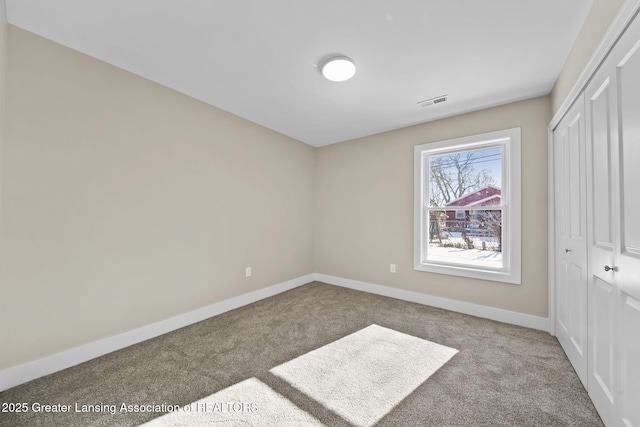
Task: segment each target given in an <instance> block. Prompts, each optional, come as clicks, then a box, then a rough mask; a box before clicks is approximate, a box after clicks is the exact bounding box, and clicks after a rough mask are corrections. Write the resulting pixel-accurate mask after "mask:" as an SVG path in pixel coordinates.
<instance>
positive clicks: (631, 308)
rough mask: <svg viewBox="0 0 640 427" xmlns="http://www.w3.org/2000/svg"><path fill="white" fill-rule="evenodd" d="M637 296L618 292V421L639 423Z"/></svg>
mask: <svg viewBox="0 0 640 427" xmlns="http://www.w3.org/2000/svg"><path fill="white" fill-rule="evenodd" d="M638 325H640V300H637V299H635V298H633V297H631V296H629V295H626V294H624V293H623V294H622V305H621V308H620V335H619V339H620V354H621V355H622V357H621V361H620V378H621V379H622V380H621V394H620V419H621V422H622V425H624V426H627V427H631V426H640V409H639V408H638V405H639V404H640V338H639V337H638V335H639V334H640V332H639V331H638Z"/></svg>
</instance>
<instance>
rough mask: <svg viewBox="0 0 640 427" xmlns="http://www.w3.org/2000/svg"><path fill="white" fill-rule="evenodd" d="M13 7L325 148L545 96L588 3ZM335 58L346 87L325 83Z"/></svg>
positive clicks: (493, 0)
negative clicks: (346, 62) (342, 61)
mask: <svg viewBox="0 0 640 427" xmlns="http://www.w3.org/2000/svg"><path fill="white" fill-rule="evenodd" d="M6 1H7V14H8V20H9V22H10V23H11V24H13V25H16V26H18V27H21V28H24V29H26V30H28V31H31V32H33V33H36V34H39V35H41V36H43V37H46V38H48V39H51V40H53V41H55V42H58V43H61V44H63V45H65V46H68V47H70V48H72V49H76V50H78V51H80V52H83V53H85V54H87V55H90V56H93V57H95V58H98V59H100V60H103V61H105V62H108V63H110V64H113V65H115V66H117V67H120V68H123V69H125V70H128V71H131V72H133V73H135V74H138V75H140V76H143V77H146V78H148V79H150V80H152V81H155V82H157V83H160V84H162V85H165V86H168V87H170V88H173V89H175V90H178V91H180V92H183V93H185V94H187V95H190V96H192V97H194V98H197V99H199V100H202V101H204V102H206V103H208V104H211V105H214V106H216V107H219V108H222V109H223V110H227V111H229V112H232V113H234V114H237V115H239V116H241V117H244V118H246V119H248V120H251V121H253V122H256V123H259V124H261V125H263V126H265V127H268V128H271V129H273V130H276V131H278V132H281V133H283V134H285V135H289V136H291V137H293V138H296V139H298V140H300V141H303V142H306V143H308V144H310V145H313V146H316V147H318V146H323V145H327V144H331V143H335V142H341V141H345V140H348V139H353V138H357V137H361V136H365V135H371V134H375V133H379V132H382V131H386V130H391V129H397V128H401V127H405V126H409V125H413V124H417V123H422V122H427V121H431V120H435V119H438V118H442V117H446V116H452V115H456V114H460V113H463V112H467V111H472V110H477V109H481V108H485V107H489V106H494V105H499V104H504V103H507V102H512V101H516V100H521V99H526V98H531V97H535V96H539V95H544V94H548V93H549V92H550V91H551V88H552V87H553V84H554V82H555V80H556V78H557V76H558V74H559V72H560V70H561V69H562V66H563V65H564V62H565V60H566V58H567V55H568V53H569V51H570V49H571V46H572V45H573V42H574V41H575V38H576V36H577V34H578V32H579V30H580V28H581V26H582V24H583V22H584V19H585V17H586V15H587V13H588V10H589V7H590V6H591V3H592V2H593V0H561V1H558V0H535V1H532V0H528V1H526V0H482V1H480V0H445V1H442V0H341V1H340V0H322V1H320V0H232V1H223V0H209V1H206V0H91V1H88V0H56V1H51V0H6ZM336 54H341V55H347V56H350V57H351V58H353V59H354V61H355V62H356V65H357V67H358V72H357V74H356V76H355V77H354V78H353V79H351V80H350V81H347V82H342V83H332V82H329V81H327V80H325V79H324V78H323V77H322V75H321V74H320V72H319V70H318V64H319V63H320V62H321V61H322V60H323V59H325V58H327V57H328V56H332V55H336ZM444 94H447V95H448V96H449V99H448V101H447V102H445V103H442V104H437V105H434V106H431V107H427V108H419V107H418V105H417V102H418V101H422V100H425V99H428V98H433V97H436V96H440V95H444Z"/></svg>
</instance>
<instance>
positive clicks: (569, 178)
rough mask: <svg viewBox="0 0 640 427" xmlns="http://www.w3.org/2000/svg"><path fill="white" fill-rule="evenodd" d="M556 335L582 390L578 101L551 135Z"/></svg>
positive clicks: (581, 133) (581, 128)
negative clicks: (553, 182)
mask: <svg viewBox="0 0 640 427" xmlns="http://www.w3.org/2000/svg"><path fill="white" fill-rule="evenodd" d="M553 143H554V150H555V152H554V175H555V201H554V205H555V227H556V228H555V235H556V247H555V253H556V256H555V258H556V262H555V275H556V277H555V283H556V288H555V289H556V336H557V338H558V341H559V342H560V344H561V345H562V348H563V349H564V351H565V353H566V354H567V357H568V358H569V360H570V361H571V363H572V365H573V367H574V369H575V370H576V373H577V374H578V377H579V378H580V380H581V381H582V383H583V384H584V386H585V388H586V387H587V354H588V348H587V271H586V270H587V269H586V263H587V257H586V221H585V212H586V173H585V164H586V160H585V148H586V147H585V124H584V97H583V96H580V97H579V98H578V99H577V100H576V102H575V103H574V105H573V106H572V107H571V109H569V111H568V112H567V114H566V115H565V117H564V118H563V119H562V121H561V122H560V124H559V125H558V127H557V128H556V129H555V131H554V133H553Z"/></svg>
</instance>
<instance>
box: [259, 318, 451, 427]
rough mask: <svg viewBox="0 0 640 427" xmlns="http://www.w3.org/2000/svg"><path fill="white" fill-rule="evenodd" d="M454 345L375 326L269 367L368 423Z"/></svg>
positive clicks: (420, 379) (337, 410)
mask: <svg viewBox="0 0 640 427" xmlns="http://www.w3.org/2000/svg"><path fill="white" fill-rule="evenodd" d="M457 352H458V350H456V349H453V348H449V347H445V346H443V345H440V344H436V343H433V342H430V341H426V340H423V339H421V338H417V337H414V336H411V335H407V334H403V333H401V332H397V331H394V330H392V329H387V328H383V327H381V326H378V325H371V326H368V327H366V328H364V329H362V330H360V331H358V332H355V333H353V334H351V335H348V336H346V337H344V338H341V339H339V340H337V341H334V342H332V343H331V344H327V345H326V346H324V347H321V348H319V349H317V350H314V351H311V352H309V353H307V354H304V355H302V356H300V357H298V358H296V359H293V360H291V361H289V362H286V363H284V364H282V365H280V366H278V367H276V368H273V369H272V370H271V372H272V373H273V374H274V375H277V376H278V377H280V378H282V379H284V380H285V381H287V382H288V383H289V384H291V385H292V386H293V387H295V388H297V389H298V390H300V391H301V392H303V393H305V394H306V395H307V396H309V397H311V398H312V399H314V400H316V401H317V402H320V403H321V404H323V405H324V406H325V407H326V408H328V409H330V410H332V411H334V412H335V413H337V414H338V415H340V416H341V417H342V418H344V419H345V420H347V421H349V422H351V423H352V424H354V425H356V426H359V427H365V426H372V425H373V424H375V423H376V422H378V421H379V420H380V419H381V418H382V417H384V416H385V415H386V414H387V413H389V411H391V410H392V409H393V408H394V407H395V406H396V405H397V404H398V403H400V402H401V401H402V400H403V399H404V398H405V397H407V396H408V395H409V394H411V392H412V391H413V390H415V389H416V388H417V387H418V386H420V385H421V384H422V383H423V382H424V381H426V380H427V378H429V377H430V376H431V375H432V374H433V373H434V372H436V371H437V370H438V369H439V368H440V367H441V366H442V365H444V364H445V363H446V362H447V361H448V360H449V359H451V357H453V355H455V354H456V353H457Z"/></svg>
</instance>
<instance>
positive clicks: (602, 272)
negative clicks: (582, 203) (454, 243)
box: [585, 19, 640, 427]
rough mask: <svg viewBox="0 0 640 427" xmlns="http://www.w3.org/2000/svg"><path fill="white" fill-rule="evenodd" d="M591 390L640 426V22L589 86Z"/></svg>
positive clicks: (618, 417)
mask: <svg viewBox="0 0 640 427" xmlns="http://www.w3.org/2000/svg"><path fill="white" fill-rule="evenodd" d="M585 96H586V99H587V104H586V113H587V146H588V149H587V176H588V184H587V185H588V188H589V191H588V194H587V204H588V218H589V223H588V228H589V231H588V234H589V243H588V252H589V269H588V282H589V302H590V303H589V325H588V327H589V369H588V371H589V378H588V384H589V394H590V396H591V398H592V400H593V402H594V405H595V406H596V408H597V410H598V412H599V414H600V416H601V417H602V419H603V421H604V422H605V424H606V425H608V426H614V425H620V426H627V427H631V426H640V407H639V404H638V402H640V223H639V222H638V212H639V211H638V209H640V188H639V187H640V21H639V20H637V19H636V20H635V21H634V23H632V24H631V26H630V27H629V28H628V29H627V31H626V32H625V34H624V35H623V36H622V38H621V39H620V40H619V41H618V42H617V43H616V45H615V47H614V49H613V50H612V51H611V53H610V54H609V57H608V58H607V60H606V61H605V62H604V63H603V64H602V66H601V67H600V69H599V70H598V72H597V73H596V74H595V75H594V77H593V78H592V80H591V82H590V84H589V85H588V86H587V89H586V91H585Z"/></svg>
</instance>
